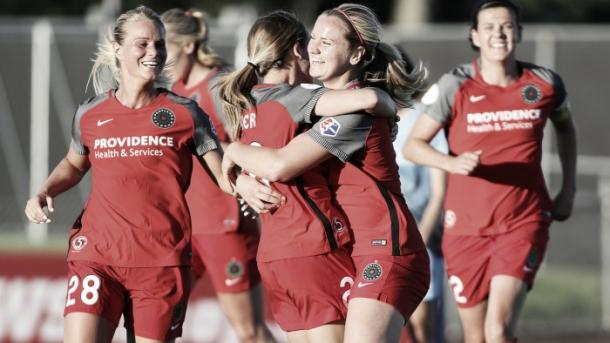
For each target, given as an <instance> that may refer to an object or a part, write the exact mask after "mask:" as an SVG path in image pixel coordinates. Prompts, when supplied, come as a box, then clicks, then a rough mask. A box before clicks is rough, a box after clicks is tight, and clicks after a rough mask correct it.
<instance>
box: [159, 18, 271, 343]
mask: <svg viewBox="0 0 610 343" xmlns="http://www.w3.org/2000/svg"><path fill="white" fill-rule="evenodd" d="M161 20H162V21H163V24H164V25H165V29H166V30H167V38H166V41H167V52H168V53H167V61H168V65H169V67H170V68H169V71H170V75H171V78H172V81H173V87H172V90H173V91H174V92H175V93H176V94H178V95H181V96H184V97H188V98H191V99H193V100H195V101H197V103H198V104H199V106H200V107H201V108H202V109H203V111H204V112H205V113H206V114H207V115H208V116H209V117H210V120H211V121H212V123H213V124H214V128H215V129H216V133H217V135H218V138H219V139H220V140H221V144H222V143H223V142H228V141H229V139H228V135H227V134H226V131H225V128H224V126H223V122H224V118H220V117H219V115H218V113H217V112H216V108H215V104H214V103H213V96H212V95H211V93H210V89H211V87H212V85H213V84H214V82H215V81H216V80H217V79H218V76H219V75H220V74H221V73H222V72H223V70H224V67H225V66H226V62H225V61H223V60H222V59H221V58H220V57H219V56H218V55H216V54H215V53H214V52H213V51H212V50H211V49H210V48H209V47H208V45H207V40H208V25H207V23H206V22H205V19H204V17H203V13H202V12H200V11H197V10H189V11H183V10H181V9H177V8H175V9H171V10H168V11H166V12H165V13H163V14H162V15H161ZM193 158H194V159H195V158H196V157H193ZM186 200H187V204H188V206H189V210H190V213H191V223H192V226H193V235H192V243H193V273H194V275H193V276H194V277H193V283H195V282H196V281H197V280H198V279H199V278H201V277H202V276H203V273H204V272H205V270H208V271H209V272H208V275H209V277H210V279H211V280H212V284H213V285H214V288H215V289H216V292H217V294H218V300H219V301H220V304H221V306H222V308H223V310H224V312H225V313H226V315H227V318H228V319H229V322H230V323H231V326H232V327H233V328H234V330H235V332H236V333H237V336H238V337H239V339H240V341H241V342H272V341H274V339H273V336H272V334H271V332H270V331H269V328H267V326H266V324H265V321H264V319H265V318H264V306H263V302H262V301H263V299H262V289H261V287H260V275H259V273H258V269H257V268H256V248H257V246H258V240H259V232H258V225H257V223H256V217H254V215H255V213H254V211H253V210H251V209H249V208H248V207H247V206H244V210H243V211H241V210H240V208H241V207H242V206H240V204H239V203H238V201H237V199H235V198H234V197H232V196H230V195H228V194H224V192H222V190H220V189H219V188H218V186H217V185H216V184H215V181H214V179H213V178H211V177H210V176H209V174H207V173H206V172H205V170H203V169H201V168H193V171H192V174H191V184H190V186H189V188H188V190H187V192H186ZM248 211H249V212H248Z"/></svg>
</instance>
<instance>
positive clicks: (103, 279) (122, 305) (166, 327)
mask: <svg viewBox="0 0 610 343" xmlns="http://www.w3.org/2000/svg"><path fill="white" fill-rule="evenodd" d="M190 273H191V272H190V267H188V266H182V267H151V268H123V267H113V266H104V265H100V264H97V263H94V262H87V261H69V262H68V294H67V297H66V307H65V309H64V316H65V315H68V314H70V313H73V312H85V313H91V314H94V315H97V316H100V317H103V318H105V319H107V320H109V321H110V322H112V323H114V325H115V326H116V325H118V323H119V319H120V318H121V314H124V315H125V327H126V328H128V329H133V332H134V333H135V335H136V336H140V337H145V338H150V339H156V340H163V341H167V340H172V339H174V338H176V337H180V335H181V334H182V323H183V321H184V315H185V313H186V304H187V301H188V296H189V291H190Z"/></svg>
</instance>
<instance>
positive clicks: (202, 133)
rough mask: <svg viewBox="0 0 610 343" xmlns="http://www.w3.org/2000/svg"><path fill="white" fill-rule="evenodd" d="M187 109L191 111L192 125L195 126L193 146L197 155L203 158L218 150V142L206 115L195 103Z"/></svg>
mask: <svg viewBox="0 0 610 343" xmlns="http://www.w3.org/2000/svg"><path fill="white" fill-rule="evenodd" d="M187 107H189V109H190V110H191V114H192V116H193V124H194V125H195V133H194V134H193V144H194V146H195V152H196V153H197V155H199V156H203V155H205V154H206V153H207V152H208V151H210V150H214V149H218V148H219V147H220V142H219V141H218V136H217V135H216V130H214V126H213V125H212V122H211V121H210V118H209V117H208V115H207V114H205V112H203V110H202V109H201V108H199V106H197V104H196V103H195V102H192V103H191V104H189V105H188V106H187Z"/></svg>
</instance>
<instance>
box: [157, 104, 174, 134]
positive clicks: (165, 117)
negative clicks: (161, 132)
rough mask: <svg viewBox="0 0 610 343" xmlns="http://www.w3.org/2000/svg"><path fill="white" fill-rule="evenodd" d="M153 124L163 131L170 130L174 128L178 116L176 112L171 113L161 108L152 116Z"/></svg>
mask: <svg viewBox="0 0 610 343" xmlns="http://www.w3.org/2000/svg"><path fill="white" fill-rule="evenodd" d="M152 122H153V123H154V124H155V125H157V127H160V128H162V129H169V128H170V127H172V126H174V123H175V122H176V116H175V115H174V112H172V111H170V110H169V109H167V108H160V109H158V110H156V111H154V112H153V114H152Z"/></svg>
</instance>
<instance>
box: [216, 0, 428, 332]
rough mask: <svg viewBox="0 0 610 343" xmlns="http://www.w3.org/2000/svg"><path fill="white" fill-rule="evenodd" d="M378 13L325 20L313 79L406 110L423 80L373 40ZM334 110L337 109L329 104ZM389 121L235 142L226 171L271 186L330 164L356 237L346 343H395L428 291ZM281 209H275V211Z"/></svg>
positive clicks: (348, 10)
mask: <svg viewBox="0 0 610 343" xmlns="http://www.w3.org/2000/svg"><path fill="white" fill-rule="evenodd" d="M380 29H381V25H380V24H379V22H378V20H377V18H376V16H375V14H374V13H373V12H372V11H371V10H370V9H369V8H367V7H365V6H362V5H355V4H343V5H341V6H339V7H337V8H334V9H331V10H328V11H326V12H324V13H322V14H321V15H320V16H319V17H318V19H317V20H316V23H315V25H314V28H313V31H312V35H311V40H310V42H309V45H308V52H309V58H310V63H311V67H310V75H311V76H313V77H314V78H316V79H318V80H320V81H322V82H323V84H324V86H326V87H329V88H333V89H358V88H359V87H360V86H361V85H370V84H372V85H377V86H380V87H383V88H384V89H387V90H388V92H389V93H390V94H391V95H392V96H393V98H394V99H396V100H398V101H400V102H401V103H403V104H407V103H408V98H409V95H410V94H411V93H412V92H413V91H414V89H416V88H417V85H418V84H419V83H420V82H421V77H423V76H424V74H418V73H413V74H408V73H407V72H406V71H405V66H404V62H403V61H402V59H401V58H400V54H399V53H398V51H396V49H395V48H394V47H392V46H390V45H388V44H386V43H383V42H381V41H380V39H379V36H380ZM334 105H335V106H339V105H341V104H340V103H335V104H334ZM390 129H391V125H390V123H389V122H388V120H387V119H383V118H376V117H370V116H366V115H361V114H350V115H343V116H336V117H331V118H325V119H323V120H320V121H318V122H317V123H316V124H315V125H314V126H313V128H312V129H311V130H309V131H308V132H307V133H305V134H301V135H299V136H297V137H296V138H295V139H294V140H292V141H291V142H290V144H288V145H286V146H285V147H282V148H280V147H275V146H265V147H271V148H280V149H277V150H274V149H267V148H254V147H251V146H248V145H245V144H243V143H233V144H231V145H230V146H229V147H228V148H227V155H225V157H226V159H223V170H224V171H227V170H228V169H230V168H231V167H232V164H233V163H236V164H238V165H240V166H241V167H243V168H245V169H247V170H248V171H251V172H253V173H254V174H256V175H259V176H262V177H267V178H270V179H271V181H284V182H285V181H287V180H291V179H292V178H294V177H296V176H298V175H300V174H301V173H302V172H304V171H306V170H308V169H310V168H312V167H313V166H316V165H318V164H319V163H320V162H321V161H324V160H326V159H328V158H330V157H331V156H333V155H334V156H336V157H338V158H339V159H340V160H341V161H342V162H344V163H345V164H340V163H337V162H336V160H331V161H330V163H331V170H330V174H329V180H330V183H331V184H332V185H333V186H334V196H335V198H336V199H337V202H338V204H339V205H340V207H341V208H342V210H343V211H344V212H345V213H346V214H347V218H348V221H349V223H350V227H351V229H352V232H353V235H354V246H353V251H352V253H351V255H352V258H353V261H354V263H355V266H356V271H357V273H356V277H355V279H353V280H346V282H348V283H349V284H353V286H352V287H351V291H350V295H349V298H350V300H349V308H348V315H347V319H346V327H345V338H344V339H345V341H346V342H398V340H399V338H400V333H401V330H402V327H403V325H404V323H405V321H406V320H407V319H408V318H409V316H410V315H411V313H412V312H413V310H414V309H415V308H416V307H417V305H418V304H419V303H420V302H421V300H422V298H423V296H424V295H425V293H426V291H427V289H428V283H429V270H428V255H427V253H426V250H425V246H424V244H423V242H422V239H421V235H420V234H419V232H418V230H417V226H416V224H415V221H414V219H413V217H412V215H411V214H410V212H409V210H408V209H407V206H406V203H405V201H404V198H403V197H402V195H401V191H400V181H399V176H398V167H397V166H396V161H395V153H394V148H393V146H392V141H391V137H390ZM280 208H282V207H280Z"/></svg>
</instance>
